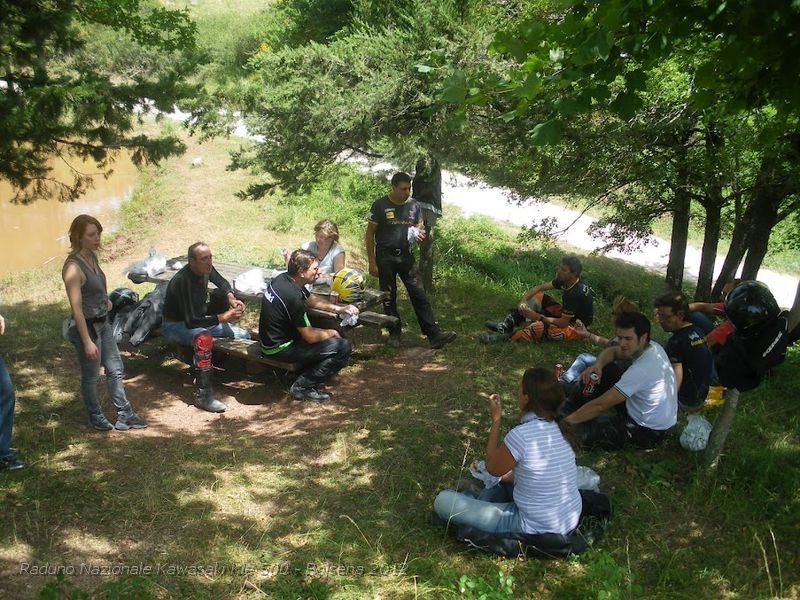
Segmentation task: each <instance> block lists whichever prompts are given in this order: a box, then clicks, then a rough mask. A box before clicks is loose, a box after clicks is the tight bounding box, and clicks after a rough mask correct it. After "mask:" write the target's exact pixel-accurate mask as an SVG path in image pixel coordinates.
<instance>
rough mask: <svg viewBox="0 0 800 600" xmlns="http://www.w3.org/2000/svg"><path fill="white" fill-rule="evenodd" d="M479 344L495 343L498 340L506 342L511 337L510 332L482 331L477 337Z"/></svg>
mask: <svg viewBox="0 0 800 600" xmlns="http://www.w3.org/2000/svg"><path fill="white" fill-rule="evenodd" d="M478 339H479V340H480V342H481V344H497V343H499V342H507V341H509V340H510V339H511V334H510V333H484V334H483V335H482V336H481V337H480V338H478Z"/></svg>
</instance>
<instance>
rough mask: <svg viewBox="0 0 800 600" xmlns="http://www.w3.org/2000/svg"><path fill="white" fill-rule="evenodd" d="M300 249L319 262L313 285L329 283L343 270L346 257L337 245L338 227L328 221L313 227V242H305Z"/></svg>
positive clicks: (339, 245) (342, 249) (338, 244)
mask: <svg viewBox="0 0 800 600" xmlns="http://www.w3.org/2000/svg"><path fill="white" fill-rule="evenodd" d="M302 248H303V250H308V251H309V252H313V253H314V254H315V255H316V257H317V260H318V261H319V275H318V276H317V279H316V281H315V282H314V283H330V281H331V278H332V277H333V275H334V274H336V273H338V272H339V271H341V270H342V269H344V266H345V262H346V260H347V257H346V256H345V252H344V248H343V247H342V245H341V244H340V243H339V227H338V226H337V225H336V223H334V222H333V221H331V220H330V219H323V220H322V221H320V222H319V223H317V224H316V225H315V226H314V241H311V242H306V243H305V244H303V245H302Z"/></svg>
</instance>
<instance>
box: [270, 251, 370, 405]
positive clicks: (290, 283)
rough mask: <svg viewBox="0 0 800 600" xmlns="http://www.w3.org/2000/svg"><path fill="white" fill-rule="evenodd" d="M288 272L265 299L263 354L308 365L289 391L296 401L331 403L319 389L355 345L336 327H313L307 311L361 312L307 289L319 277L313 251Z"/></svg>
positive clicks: (300, 255) (298, 257)
mask: <svg viewBox="0 0 800 600" xmlns="http://www.w3.org/2000/svg"><path fill="white" fill-rule="evenodd" d="M286 268H287V271H286V273H281V274H280V275H278V276H277V277H276V278H275V279H273V280H272V281H271V282H270V284H269V286H268V287H267V289H266V290H265V291H264V298H263V299H262V301H261V317H260V319H259V322H258V337H259V339H260V340H261V352H262V354H263V355H264V356H269V357H270V358H277V359H278V360H282V361H286V362H294V363H300V364H301V365H303V371H302V372H301V373H300V376H299V377H298V378H297V379H296V380H295V382H294V383H293V384H292V387H291V388H289V394H290V395H291V396H292V397H293V398H296V399H297V400H308V401H310V402H328V401H329V400H330V395H329V394H327V393H326V392H324V391H322V390H320V389H319V386H320V385H322V384H323V383H324V382H325V381H327V380H328V379H330V378H331V377H333V376H334V375H335V374H336V373H338V372H339V370H340V369H341V368H342V367H344V366H345V365H346V364H347V361H348V359H349V358H350V353H351V352H352V350H353V345H352V344H351V343H350V340H347V339H345V338H343V337H341V335H340V334H339V332H338V331H336V330H335V329H320V328H318V327H312V326H311V322H310V321H309V318H308V313H307V312H306V308H316V309H320V310H324V311H328V312H332V313H338V314H351V315H357V314H358V308H357V307H355V306H353V305H344V304H331V303H330V302H326V301H324V300H322V299H321V298H320V297H319V296H317V295H315V294H311V293H310V292H309V291H308V290H307V289H306V287H305V286H306V284H309V283H313V282H314V281H315V280H316V279H317V275H318V274H319V261H318V260H317V257H316V256H315V255H314V254H313V253H312V252H309V251H307V250H295V251H294V252H292V255H291V256H290V257H289V262H288V263H287V264H286Z"/></svg>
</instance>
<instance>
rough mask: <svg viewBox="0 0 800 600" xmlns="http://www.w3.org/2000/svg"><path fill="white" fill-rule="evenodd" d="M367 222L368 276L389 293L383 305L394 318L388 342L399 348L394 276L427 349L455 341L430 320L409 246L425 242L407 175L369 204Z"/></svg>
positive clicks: (394, 179) (452, 333)
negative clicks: (386, 193)
mask: <svg viewBox="0 0 800 600" xmlns="http://www.w3.org/2000/svg"><path fill="white" fill-rule="evenodd" d="M368 219H369V221H368V223H367V235H366V244H367V258H368V259H369V273H370V275H373V276H375V277H377V278H378V279H379V281H380V288H381V291H384V292H389V297H388V298H387V299H386V300H384V302H383V310H384V312H385V313H386V314H387V315H390V316H394V317H397V318H398V324H397V326H395V327H393V328H391V329H389V343H390V344H391V345H394V346H399V345H400V332H401V328H402V324H401V321H400V313H399V312H398V310H397V277H398V275H399V276H400V279H401V280H402V282H403V285H405V286H406V290H407V291H408V298H409V300H411V305H412V306H413V307H414V312H415V313H416V315H417V321H418V322H419V327H420V329H421V330H422V333H423V334H424V335H426V336H427V337H428V340H429V342H430V345H431V348H443V347H444V346H445V345H447V344H449V343H450V342H452V341H453V340H454V339H456V332H455V331H442V330H441V328H440V327H439V325H438V324H437V323H436V321H435V320H434V318H433V309H432V308H431V303H430V302H429V301H428V297H427V296H426V294H425V289H424V287H423V285H422V281H421V280H420V276H419V270H418V269H417V266H416V264H415V263H414V255H413V254H412V253H411V247H412V246H413V244H414V242H420V241H422V240H424V239H425V226H424V223H423V222H422V211H421V209H420V207H419V205H418V204H417V202H416V201H415V200H414V199H413V198H411V177H410V176H409V175H408V173H402V172H400V173H395V174H394V175H393V176H392V189H391V191H390V192H389V194H388V195H387V196H383V197H382V198H378V199H377V200H376V201H375V202H373V203H372V207H371V208H370V211H369V217H368Z"/></svg>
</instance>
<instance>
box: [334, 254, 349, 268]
mask: <svg viewBox="0 0 800 600" xmlns="http://www.w3.org/2000/svg"><path fill="white" fill-rule="evenodd" d="M346 263H347V256H346V253H345V252H342V253H341V254H337V255H336V256H335V257H334V259H333V272H334V273H338V272H339V271H341V270H342V269H344V266H345V264H346Z"/></svg>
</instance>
